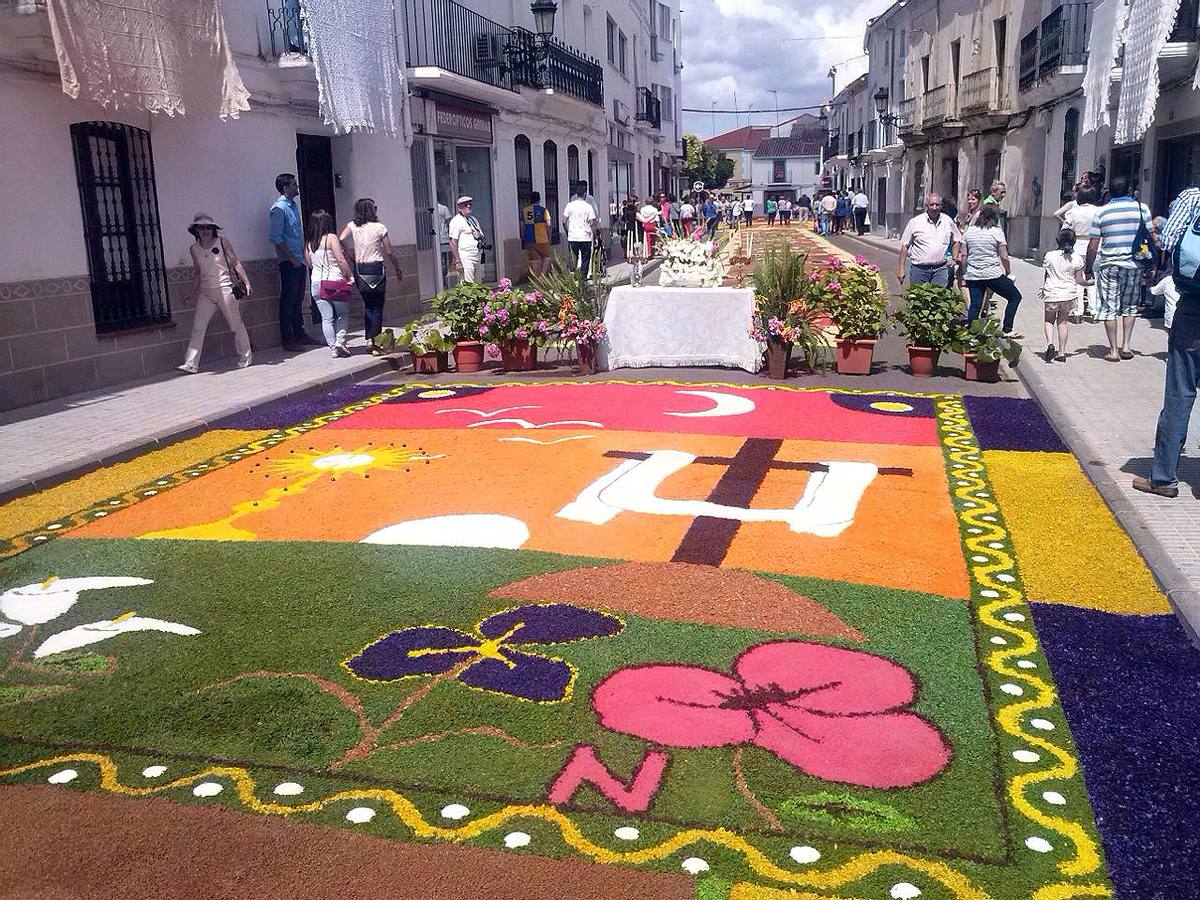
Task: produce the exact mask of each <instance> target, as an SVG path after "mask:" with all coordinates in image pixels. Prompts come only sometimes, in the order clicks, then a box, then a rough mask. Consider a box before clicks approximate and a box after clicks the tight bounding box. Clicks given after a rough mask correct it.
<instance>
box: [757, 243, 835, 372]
mask: <svg viewBox="0 0 1200 900" xmlns="http://www.w3.org/2000/svg"><path fill="white" fill-rule="evenodd" d="M806 262H807V257H806V256H805V255H804V254H803V253H797V252H796V251H794V250H793V249H792V248H791V247H790V246H788V245H787V244H776V245H774V246H771V247H768V248H767V252H766V253H765V254H764V256H763V258H762V260H761V261H760V262H758V263H756V264H755V266H754V271H753V272H752V273H751V276H750V278H751V281H752V283H753V285H754V293H755V300H754V319H753V320H752V322H751V326H750V336H751V337H753V338H754V339H755V340H756V341H758V342H759V343H761V344H776V343H786V344H791V345H792V351H793V353H795V354H796V356H797V358H798V359H800V360H802V361H803V362H804V364H805V365H807V366H808V367H809V368H810V369H814V370H815V369H818V368H820V367H821V366H822V365H823V364H824V363H825V362H826V361H827V357H828V355H829V349H830V347H831V346H832V342H831V341H830V338H829V334H828V333H827V330H826V327H827V325H828V322H829V310H828V308H827V307H826V306H825V304H824V302H823V294H822V291H821V290H820V289H819V288H817V287H816V285H817V284H818V282H819V281H820V280H821V278H822V277H823V276H822V275H821V274H820V273H818V272H812V273H809V272H807V271H806V268H805V266H806Z"/></svg>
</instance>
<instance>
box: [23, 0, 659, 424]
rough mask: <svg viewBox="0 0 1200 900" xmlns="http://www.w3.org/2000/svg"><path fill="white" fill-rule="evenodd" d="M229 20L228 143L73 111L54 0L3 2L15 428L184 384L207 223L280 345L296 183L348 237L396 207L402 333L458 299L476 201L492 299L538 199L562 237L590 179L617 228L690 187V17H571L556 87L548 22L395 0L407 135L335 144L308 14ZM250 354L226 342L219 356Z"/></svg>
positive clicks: (626, 11)
mask: <svg viewBox="0 0 1200 900" xmlns="http://www.w3.org/2000/svg"><path fill="white" fill-rule="evenodd" d="M606 7H608V8H607V9H606ZM220 8H221V11H222V15H223V17H224V25H225V32H226V34H227V37H228V42H229V45H230V47H231V49H232V55H233V59H234V61H235V62H236V65H237V68H238V70H239V72H240V74H241V77H242V79H243V81H244V82H245V85H246V87H247V88H248V89H249V91H250V95H251V96H250V101H249V102H250V110H249V111H247V112H243V113H242V114H241V116H240V117H239V118H237V119H230V120H227V121H221V120H219V119H217V118H216V117H201V116H199V115H193V114H188V115H182V116H175V117H170V116H165V115H151V114H149V113H146V112H144V111H139V110H138V109H136V108H126V109H121V110H114V109H111V108H106V107H104V106H101V105H100V104H98V103H95V102H92V101H90V100H82V99H80V100H73V99H70V98H69V97H68V96H66V95H65V94H64V93H63V90H62V86H61V80H60V73H59V67H58V64H57V59H56V55H55V47H54V44H53V41H52V38H51V32H50V26H49V19H48V14H47V11H46V8H45V3H44V0H0V116H2V117H3V121H4V122H5V127H4V129H3V133H2V136H0V155H2V157H3V159H4V160H5V162H6V165H4V166H3V167H0V191H2V192H3V196H4V197H5V200H6V204H7V212H8V216H9V219H10V221H12V222H21V223H25V224H24V226H23V227H21V228H19V229H15V230H12V234H11V235H10V237H9V239H8V240H9V243H8V245H7V246H6V250H5V253H4V255H3V257H2V258H0V408H11V407H15V406H20V405H24V404H28V403H33V402H37V401H40V400H43V399H49V398H53V397H58V396H62V395H65V394H70V393H74V392H77V391H82V390H88V389H93V388H97V387H103V386H107V385H113V384H117V383H120V382H123V381H127V380H129V379H133V378H140V377H143V376H148V375H154V374H157V373H160V372H165V371H168V370H170V369H171V368H172V367H173V366H175V365H178V363H179V362H180V361H181V360H182V358H183V348H184V345H185V344H186V341H187V337H188V334H189V332H190V328H191V318H192V309H191V308H190V306H189V301H188V295H189V293H190V285H191V269H190V264H188V265H186V266H185V265H182V263H183V262H184V254H185V253H186V249H187V246H188V244H189V242H190V241H191V237H190V236H189V235H188V234H187V232H186V226H187V225H188V224H189V223H190V222H191V220H192V216H193V214H195V213H196V212H199V211H203V212H207V213H210V214H212V215H213V216H214V217H215V218H216V219H217V220H218V221H219V222H221V223H222V224H223V225H224V227H225V231H224V233H225V235H226V236H227V237H229V239H230V240H231V241H232V243H233V246H234V247H235V249H236V250H237V252H238V254H239V256H240V257H241V258H242V259H243V261H245V263H246V264H247V269H248V271H249V273H250V276H251V281H252V285H253V288H254V293H253V296H252V297H251V298H249V299H247V300H246V301H244V302H243V307H242V308H243V317H244V319H245V321H246V324H247V327H248V329H249V330H250V334H251V340H252V343H253V344H254V346H255V347H258V348H263V347H269V346H272V345H275V344H277V343H278V342H279V327H278V318H277V299H278V279H277V271H276V266H275V255H274V249H273V248H272V247H271V245H270V242H269V240H268V233H267V209H268V207H269V206H270V204H271V203H272V202H273V201H274V199H275V196H276V193H275V190H274V180H275V176H276V175H277V174H278V173H281V172H295V173H297V174H298V175H299V179H300V186H301V196H300V203H301V207H302V212H303V214H304V215H305V217H307V215H308V213H309V212H311V211H312V210H314V209H317V208H325V209H327V210H329V211H330V212H332V213H333V214H334V215H335V218H336V220H337V222H338V224H339V226H340V225H341V224H342V223H344V222H346V221H348V220H349V218H350V217H351V215H352V210H353V204H354V201H355V199H356V198H358V197H362V196H370V197H372V198H374V200H375V201H376V203H377V204H378V207H379V212H380V219H381V221H383V222H384V223H385V224H387V226H388V229H389V232H390V235H391V240H392V242H393V244H394V245H395V246H396V248H397V250H398V252H399V255H400V257H401V262H402V265H403V269H404V273H405V275H404V278H403V279H401V280H399V281H397V280H396V279H395V278H391V279H389V286H388V294H389V303H388V307H387V310H386V315H387V319H388V321H389V323H395V322H397V321H399V320H402V319H404V318H407V317H410V316H412V315H414V314H416V313H417V312H418V311H419V310H420V303H421V301H423V300H427V299H428V298H429V297H431V296H432V295H433V294H434V293H436V291H437V290H439V289H440V288H441V287H442V286H443V285H444V283H445V263H446V255H445V253H444V249H445V247H444V242H443V241H442V240H441V239H440V235H439V230H441V225H442V223H443V222H444V220H445V217H446V215H447V214H448V213H450V212H452V211H453V206H454V200H455V199H456V198H457V197H458V196H460V195H462V194H469V195H471V196H473V197H474V198H475V209H474V214H475V215H476V216H477V217H478V218H479V219H480V220H481V222H482V224H483V228H484V231H485V233H486V234H487V236H488V239H489V240H490V241H491V243H492V244H493V245H494V250H492V251H491V252H490V253H489V254H488V259H487V261H486V275H487V277H488V279H489V280H490V279H495V278H498V277H500V276H502V275H507V276H509V277H513V278H517V277H520V276H523V275H524V273H525V272H526V269H527V266H526V260H525V254H524V251H523V250H522V247H521V242H520V220H519V215H520V206H521V204H522V203H523V201H524V198H526V197H527V196H528V193H529V192H530V191H533V190H537V191H540V192H541V194H542V197H543V202H545V203H546V204H547V206H549V207H550V208H551V210H552V211H554V212H555V221H556V222H557V210H558V209H560V208H561V207H562V206H563V205H565V203H566V201H567V199H568V198H569V192H570V184H571V183H572V182H574V181H576V180H578V179H586V180H587V181H589V182H590V184H591V190H592V193H593V195H594V196H595V198H596V200H597V204H598V206H599V207H600V209H601V211H602V213H603V212H605V211H607V209H608V204H609V196H610V193H612V192H613V191H616V190H618V189H620V190H622V191H624V190H626V189H633V190H635V191H636V192H637V193H638V194H639V195H641V196H646V195H647V194H649V193H650V192H651V191H653V190H656V189H657V188H659V187H662V186H664V185H673V184H674V177H673V176H674V172H675V171H676V170H677V168H678V163H679V158H680V153H681V148H680V143H679V95H680V89H679V87H680V70H681V63H680V49H679V34H680V28H679V6H678V0H669V2H667V3H659V2H657V0H646V2H645V3H642V4H638V5H636V6H633V5H629V4H622V3H619V2H616V0H612V2H610V3H608V4H606V5H601V4H595V5H592V4H578V3H573V2H569V0H562V3H561V5H560V8H559V9H558V11H557V16H556V20H555V26H554V38H553V40H552V41H551V42H550V44H549V48H548V53H547V56H546V59H545V61H544V63H542V64H541V65H540V66H539V65H537V64H535V62H534V60H533V58H532V57H531V56H530V55H529V54H528V52H527V51H528V49H529V48H530V47H531V46H533V45H534V44H535V39H534V35H533V28H534V19H533V14H532V12H531V10H530V8H529V7H528V5H522V4H519V3H518V4H510V3H507V2H501V0H469V2H468V3H467V4H465V5H463V4H459V3H456V2H454V0H397V3H396V4H395V15H394V26H395V37H396V41H395V43H396V54H397V58H398V60H399V61H400V71H401V72H402V74H403V80H402V81H401V82H398V83H397V84H396V88H397V101H396V116H397V118H398V120H399V121H400V128H399V129H398V131H397V135H396V136H395V137H391V136H387V135H386V134H383V133H367V132H361V131H360V132H356V133H353V134H342V135H335V134H334V133H333V131H332V129H331V128H329V127H328V126H327V125H325V124H324V122H323V120H322V118H321V116H320V115H319V112H318V87H317V81H316V77H315V74H314V68H313V66H312V65H311V63H310V62H309V60H308V59H307V56H306V53H307V46H306V39H305V35H304V32H303V29H302V28H301V27H300V19H299V0H222V3H221V6H220ZM575 48H579V49H575ZM589 54H591V55H594V56H596V57H599V58H600V59H602V60H603V62H600V61H597V60H596V59H592V58H591V56H590V55H589ZM89 148H90V150H89ZM89 153H90V154H91V155H92V156H93V157H94V158H91V159H89ZM18 161H19V162H18ZM38 223H45V226H46V227H39V226H38ZM604 224H605V225H607V224H608V223H607V221H606V222H604ZM555 237H556V238H557V239H558V240H559V242H560V246H562V245H565V239H563V237H562V236H561V235H555ZM306 325H309V323H308V321H307V316H306ZM309 327H310V332H312V333H316V329H315V328H313V327H312V326H311V325H309ZM232 354H233V347H232V336H231V335H230V334H229V333H228V331H227V329H225V327H224V325H223V324H220V323H219V320H215V321H214V323H213V326H212V328H211V329H210V337H209V341H208V345H207V348H206V351H205V357H206V359H210V358H213V357H220V356H230V355H232Z"/></svg>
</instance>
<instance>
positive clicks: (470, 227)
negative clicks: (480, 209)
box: [449, 197, 483, 282]
mask: <svg viewBox="0 0 1200 900" xmlns="http://www.w3.org/2000/svg"><path fill="white" fill-rule="evenodd" d="M472 202H473V201H472V198H470V197H459V198H458V203H457V204H456V205H457V207H458V212H457V213H456V214H455V216H454V218H453V219H451V220H450V225H449V232H450V256H451V257H452V258H453V260H454V262H453V263H452V266H453V268H455V269H458V270H459V271H460V272H462V279H463V281H474V282H478V281H479V280H480V278H481V276H482V274H483V271H482V270H483V266H482V265H481V264H480V260H481V259H482V255H481V251H482V250H483V229H482V228H480V227H479V220H478V219H476V218H475V217H474V216H473V215H471V203H472Z"/></svg>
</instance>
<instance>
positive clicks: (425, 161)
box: [409, 138, 450, 300]
mask: <svg viewBox="0 0 1200 900" xmlns="http://www.w3.org/2000/svg"><path fill="white" fill-rule="evenodd" d="M409 153H410V160H411V162H412V174H413V216H414V218H415V219H416V226H417V284H418V290H419V291H420V296H421V299H422V300H425V299H428V298H430V297H432V296H433V295H434V294H436V293H437V292H438V269H439V266H440V264H441V256H442V254H443V253H446V252H449V243H450V239H449V233H448V230H447V225H448V223H449V222H450V216H449V212H450V211H449V210H448V209H446V208H445V207H444V206H442V205H441V204H440V203H439V204H437V206H434V202H433V185H432V184H431V182H430V176H429V141H427V140H425V139H423V138H417V139H416V140H414V141H413V145H412V149H411V150H410V151H409Z"/></svg>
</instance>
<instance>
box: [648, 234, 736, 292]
mask: <svg viewBox="0 0 1200 900" xmlns="http://www.w3.org/2000/svg"><path fill="white" fill-rule="evenodd" d="M660 248H661V250H660V252H661V256H662V261H663V262H662V269H660V270H659V275H658V283H659V285H661V286H662V287H720V285H721V282H722V281H723V280H724V278H725V267H724V265H722V263H721V260H720V258H719V256H718V253H717V245H716V244H715V243H712V242H709V241H696V240H692V239H691V238H669V239H666V240H664V241H662V243H661V245H660Z"/></svg>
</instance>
